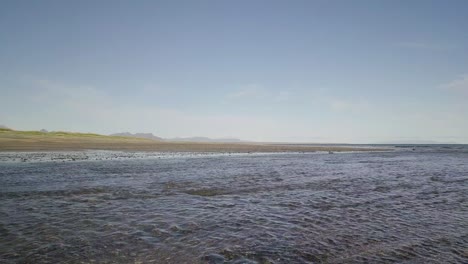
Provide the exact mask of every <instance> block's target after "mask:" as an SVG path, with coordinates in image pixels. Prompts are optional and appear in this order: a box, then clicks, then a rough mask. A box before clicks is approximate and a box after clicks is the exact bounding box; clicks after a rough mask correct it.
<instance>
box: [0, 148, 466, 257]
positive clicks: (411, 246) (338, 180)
mask: <svg viewBox="0 0 468 264" xmlns="http://www.w3.org/2000/svg"><path fill="white" fill-rule="evenodd" d="M467 161H468V147H467V146H466V145H441V146H439V145H429V146H422V145H418V146H415V147H414V150H413V146H408V147H405V146H399V147H397V148H395V150H393V151H387V152H360V153H354V152H348V153H339V154H328V153H324V152H318V153H270V154H236V155H229V154H206V153H205V154H202V153H179V154H177V153H148V152H112V151H84V152H44V153H40V152H39V153H37V152H36V153H18V152H16V153H13V152H10V153H0V186H2V187H1V188H0V199H1V201H2V202H1V203H0V245H1V247H0V262H2V263H67V262H75V261H76V260H80V261H82V262H85V263H91V262H98V263H134V262H135V263H467V262H468V221H467V219H468V162H467Z"/></svg>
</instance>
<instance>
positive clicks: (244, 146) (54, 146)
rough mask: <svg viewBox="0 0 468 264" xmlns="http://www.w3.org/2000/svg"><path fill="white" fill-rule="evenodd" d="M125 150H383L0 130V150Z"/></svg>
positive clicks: (374, 149)
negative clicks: (170, 140) (171, 140)
mask: <svg viewBox="0 0 468 264" xmlns="http://www.w3.org/2000/svg"><path fill="white" fill-rule="evenodd" d="M87 149H89V150H128V151H159V152H184V151H187V152H233V153H239V152H315V151H334V152H339V151H383V150H387V149H385V148H363V147H351V146H350V147H347V146H314V145H300V144H294V145H288V144H270V143H197V142H167V141H155V140H149V139H140V138H131V137H115V136H104V135H98V134H84V133H68V132H53V133H42V132H38V131H14V130H1V131H0V151H61V150H63V151H71V150H87Z"/></svg>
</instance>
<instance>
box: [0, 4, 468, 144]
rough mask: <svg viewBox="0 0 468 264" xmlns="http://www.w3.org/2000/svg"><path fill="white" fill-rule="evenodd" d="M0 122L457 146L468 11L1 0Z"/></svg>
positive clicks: (463, 119)
mask: <svg viewBox="0 0 468 264" xmlns="http://www.w3.org/2000/svg"><path fill="white" fill-rule="evenodd" d="M0 124H3V125H7V126H9V127H12V128H15V129H24V130H33V129H34V130H36V129H41V128H46V129H49V130H69V131H81V132H98V133H105V134H107V133H113V132H122V131H130V132H152V133H154V134H155V135H158V136H162V137H176V136H209V137H238V138H242V139H245V140H261V141H309V142H350V143H371V142H383V141H395V140H397V141H400V140H405V141H407V140H434V141H443V142H447V141H449V142H459V143H468V1H464V0H460V1H451V0H448V1H426V0H424V1H394V0H388V1H379V0H370V1H299V0H295V1H242V0H241V1H16V0H15V1H6V0H5V1H1V2H0Z"/></svg>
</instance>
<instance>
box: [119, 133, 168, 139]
mask: <svg viewBox="0 0 468 264" xmlns="http://www.w3.org/2000/svg"><path fill="white" fill-rule="evenodd" d="M110 136H118V137H134V138H147V139H152V140H157V141H161V140H163V139H162V138H160V137H157V136H155V135H153V134H152V133H135V134H132V133H129V132H123V133H115V134H111V135H110Z"/></svg>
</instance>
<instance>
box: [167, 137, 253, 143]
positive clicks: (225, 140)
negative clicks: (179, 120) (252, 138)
mask: <svg viewBox="0 0 468 264" xmlns="http://www.w3.org/2000/svg"><path fill="white" fill-rule="evenodd" d="M166 140H167V141H179V142H213V143H215V142H218V143H221V142H222V143H240V142H245V141H242V140H240V139H238V138H208V137H186V138H181V137H177V138H168V139H166Z"/></svg>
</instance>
